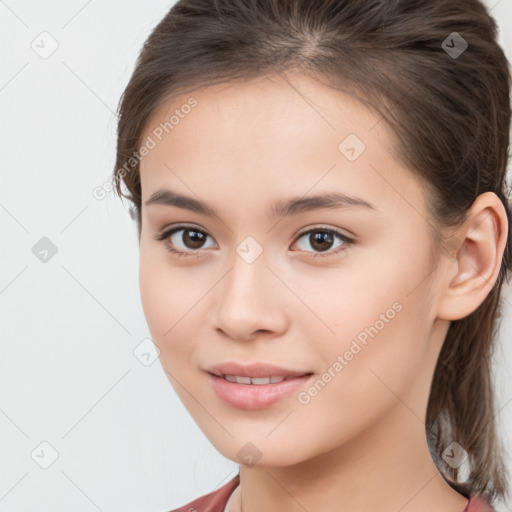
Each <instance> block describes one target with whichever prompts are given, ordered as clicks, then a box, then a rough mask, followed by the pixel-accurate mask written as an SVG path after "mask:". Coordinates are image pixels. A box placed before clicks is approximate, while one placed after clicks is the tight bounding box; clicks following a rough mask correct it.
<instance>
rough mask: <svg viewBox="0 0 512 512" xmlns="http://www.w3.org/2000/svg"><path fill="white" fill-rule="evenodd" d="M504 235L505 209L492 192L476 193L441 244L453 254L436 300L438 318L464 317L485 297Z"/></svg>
mask: <svg viewBox="0 0 512 512" xmlns="http://www.w3.org/2000/svg"><path fill="white" fill-rule="evenodd" d="M507 235H508V219H507V213H506V211H505V207H504V206H503V203H502V202H501V200H500V199H499V197H498V196H497V195H496V194H494V193H493V192H485V193H484V194H481V195H480V196H478V197H477V198H476V199H475V201H474V202H473V205H472V206H471V208H470V210H469V211H468V215H467V219H466V221H465V222H464V224H463V225H462V227H461V228H459V229H458V230H457V232H456V234H455V235H454V236H452V237H450V239H449V240H448V241H447V242H446V244H445V247H444V248H445V249H447V251H449V252H451V254H452V255H451V256H449V257H448V262H446V264H447V271H446V273H445V278H444V283H443V290H442V296H441V297H440V301H439V304H438V317H439V318H440V319H443V320H459V319H461V318H464V317H466V316H468V315H470V314H471V313H473V311H475V310H476V309H477V308H478V306H480V304H481V303H482V302H483V301H484V300H485V298H486V297H487V295H488V294H489V292H490V291H491V289H492V287H493V286H494V284H495V282H496V280H497V278H498V275H499V272H500V268H501V262H502V258H503V253H504V251H505V246H506V243H507Z"/></svg>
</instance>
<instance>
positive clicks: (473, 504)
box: [464, 494, 496, 512]
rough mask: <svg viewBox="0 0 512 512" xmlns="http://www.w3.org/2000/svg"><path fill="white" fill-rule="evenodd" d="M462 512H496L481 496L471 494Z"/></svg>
mask: <svg viewBox="0 0 512 512" xmlns="http://www.w3.org/2000/svg"><path fill="white" fill-rule="evenodd" d="M464 512H496V511H495V509H494V508H493V507H492V505H491V504H490V503H489V502H488V501H487V500H486V499H485V498H483V497H482V496H479V495H477V494H473V495H471V496H470V498H469V503H468V506H467V507H466V509H465V510H464Z"/></svg>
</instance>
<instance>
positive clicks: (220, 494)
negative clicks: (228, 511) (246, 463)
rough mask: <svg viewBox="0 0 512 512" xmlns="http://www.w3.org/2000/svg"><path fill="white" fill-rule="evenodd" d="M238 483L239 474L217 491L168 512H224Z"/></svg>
mask: <svg viewBox="0 0 512 512" xmlns="http://www.w3.org/2000/svg"><path fill="white" fill-rule="evenodd" d="M239 482H240V473H239V474H238V475H236V476H235V477H234V478H232V479H231V480H230V481H229V482H228V483H226V484H224V485H223V486H222V487H219V488H218V489H217V490H215V491H212V492H210V493H208V494H204V495H203V496H200V497H199V498H197V499H195V500H194V501H191V502H190V503H187V504H186V505H183V506H182V507H180V508H177V509H174V510H171V511H170V512H224V508H225V507H226V503H227V502H228V499H229V497H230V496H231V494H232V493H233V491H234V490H235V489H236V487H237V485H238V484H239Z"/></svg>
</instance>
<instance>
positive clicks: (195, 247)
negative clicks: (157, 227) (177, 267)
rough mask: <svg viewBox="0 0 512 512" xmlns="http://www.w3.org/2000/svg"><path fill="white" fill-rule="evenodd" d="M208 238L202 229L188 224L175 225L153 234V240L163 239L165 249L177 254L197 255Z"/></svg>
mask: <svg viewBox="0 0 512 512" xmlns="http://www.w3.org/2000/svg"><path fill="white" fill-rule="evenodd" d="M208 238H209V235H207V234H206V233H205V232H204V231H201V230H199V229H197V228H194V227H190V226H175V227H173V228H169V229H167V230H164V231H162V232H161V233H159V234H157V235H156V236H155V240H158V241H165V242H166V246H167V247H166V248H167V250H168V251H169V252H172V253H174V254H176V255H177V256H198V255H199V253H200V252H201V251H200V249H203V248H204V244H205V241H206V240H207V239H208Z"/></svg>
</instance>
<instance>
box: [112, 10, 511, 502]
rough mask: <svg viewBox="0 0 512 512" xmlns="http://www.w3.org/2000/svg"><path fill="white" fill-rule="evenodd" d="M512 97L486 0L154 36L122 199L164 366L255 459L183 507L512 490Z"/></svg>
mask: <svg viewBox="0 0 512 512" xmlns="http://www.w3.org/2000/svg"><path fill="white" fill-rule="evenodd" d="M509 86H510V74H509V68H508V62H507V60H506V58H505V56H504V53H503V51H502V49H501V48H500V47H499V45H498V44H497V42H496V25H495V22H494V20H493V19H492V18H491V17H490V15H489V13H488V12H487V11H486V8H485V7H484V6H483V5H482V4H481V3H480V2H479V1H477V0H451V1H450V2H447V1H446V0H425V1H415V2H412V1H409V0H387V1H382V0H366V1H364V2H363V1H359V2H358V1H355V0H316V1H315V2H311V1H309V0H180V1H178V2H177V3H176V4H175V5H174V6H173V7H172V8H171V9H170V11H169V13H168V14H167V15H166V16H165V18H164V19H163V20H162V21H161V22H160V23H159V24H158V26H157V27H156V28H155V29H154V31H153V32H152V34H151V35H150V36H149V38H148V40H147V41H146V43H145V45H144V48H143V50H142V52H141V55H140V56H139V59H138V61H137V64H136V68H135V71H134V73H133V76H132V78H131V80H130V82H129V84H128V86H127V88H126V90H125V92H124V94H123V97H122V99H121V102H120V106H119V126H118V148H117V162H116V169H115V173H114V178H115V186H116V190H117V192H118V194H119V195H120V196H121V197H126V198H128V199H129V200H130V201H131V202H132V205H133V212H134V214H135V218H136V220H137V223H138V229H139V231H138V233H139V241H140V289H141V297H142V303H143V308H144V312H145V316H146V319H147V321H148V325H149V328H150V331H151V334H152V337H153V340H154V342H155V344H156V345H157V347H158V348H159V350H160V360H161V364H162V366H163V368H164V370H165V371H166V373H167V375H168V377H169V380H170V382H171V384H172V385H173V387H174V389H175V390H176V392H177V394H178V395H179V397H180V398H181V400H182V401H183V403H184V405H185V406H186V408H187V409H188V411H189V412H190V414H191V415H192V417H193V418H194V420H195V421H196V422H197V424H198V426H199V427H200V428H201V429H202V430H203V432H204V433H205V435H206V436H207V437H208V438H209V439H210V440H211V442H212V443H213V444H214V446H215V447H216V448H217V449H218V450H219V452H221V453H222V454H223V455H224V456H226V457H228V458H230V459H232V460H233V461H237V462H238V463H240V472H239V474H238V475H237V476H236V477H235V478H233V479H232V480H231V481H229V482H228V483H226V484H225V485H224V486H223V487H221V488H220V489H218V490H217V491H215V492H212V493H210V494H208V495H205V496H202V497H200V498H198V499H197V500H195V501H193V502H191V503H189V504H187V505H185V506H183V507H181V508H180V509H178V510H180V511H193V510H197V511H200V512H206V511H224V510H227V511H230V512H239V511H241V510H243V512H256V511H262V510H264V511H266V512H274V511H283V510H286V511H291V512H295V511H305V510H307V511H311V512H313V511H320V510H322V511H339V510H349V511H358V512H370V511H372V512H374V511H379V512H397V511H401V512H425V511H436V512H463V511H467V512H469V511H471V512H477V511H484V510H492V506H493V505H495V502H496V501H497V500H499V499H503V498H504V497H505V495H506V492H507V486H506V476H507V475H506V471H505V467H504V463H503V460H502V451H501V448H500V445H499V443H498V439H497V437H496V428H495V423H494V418H495V414H496V413H497V412H498V411H497V407H496V404H495V403H494V397H493V394H492V386H491V382H492V380H491V375H490V368H491V356H492V348H493V343H494V341H495V334H496V330H497V328H498V326H499V315H500V311H501V302H502V298H501V288H502V284H503V282H504V280H505V278H506V276H507V272H508V270H510V267H511V237H510V206H509V203H508V195H507V188H506V168H507V159H508V153H507V150H508V144H509V128H510V101H509V100H510V97H509V92H510V88H509Z"/></svg>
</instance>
